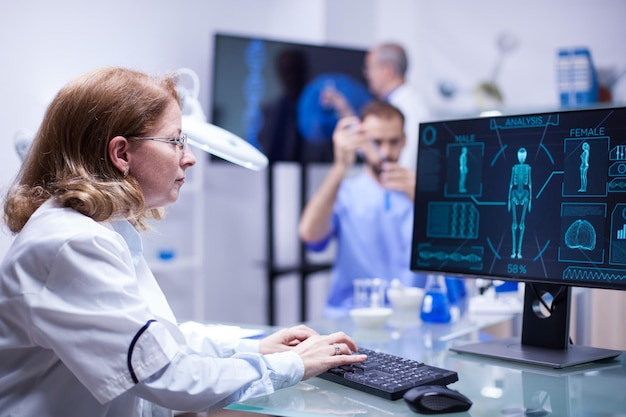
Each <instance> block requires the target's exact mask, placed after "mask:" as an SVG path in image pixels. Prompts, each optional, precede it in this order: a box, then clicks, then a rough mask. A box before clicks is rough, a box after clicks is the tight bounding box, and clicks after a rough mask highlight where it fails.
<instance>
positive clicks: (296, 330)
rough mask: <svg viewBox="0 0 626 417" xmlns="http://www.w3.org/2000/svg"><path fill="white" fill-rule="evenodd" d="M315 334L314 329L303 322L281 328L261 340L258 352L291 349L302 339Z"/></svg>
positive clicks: (265, 352) (266, 352)
mask: <svg viewBox="0 0 626 417" xmlns="http://www.w3.org/2000/svg"><path fill="white" fill-rule="evenodd" d="M316 335H318V333H317V332H316V331H315V330H313V329H311V328H310V327H308V326H305V325H303V324H301V325H299V326H293V327H289V328H286V329H281V330H278V331H276V332H275V333H272V334H271V335H269V336H267V337H265V338H263V340H261V342H260V343H259V352H261V353H263V354H268V353H276V352H284V351H286V350H291V349H293V347H294V346H297V345H299V344H300V343H302V341H304V340H306V339H308V338H309V337H311V336H316Z"/></svg>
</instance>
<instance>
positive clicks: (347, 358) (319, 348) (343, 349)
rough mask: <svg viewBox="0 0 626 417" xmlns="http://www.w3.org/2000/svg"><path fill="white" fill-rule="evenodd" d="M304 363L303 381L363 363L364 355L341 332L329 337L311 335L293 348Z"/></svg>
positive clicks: (350, 339) (352, 341)
mask: <svg viewBox="0 0 626 417" xmlns="http://www.w3.org/2000/svg"><path fill="white" fill-rule="evenodd" d="M293 351H294V352H296V353H297V354H298V355H300V357H301V358H302V361H303V362H304V377H303V378H302V379H303V380H305V379H308V378H311V377H314V376H317V375H319V374H321V373H322V372H325V371H327V370H329V369H331V368H335V367H337V366H341V365H348V364H353V363H358V362H363V361H364V360H365V359H366V358H367V357H366V356H365V355H358V354H353V352H356V351H357V347H356V344H355V343H354V340H352V338H350V337H349V336H348V335H346V334H345V333H343V332H337V333H332V334H329V335H325V336H322V335H312V336H310V337H309V338H307V339H306V340H303V341H302V342H300V343H299V344H298V345H297V346H295V347H294V348H293Z"/></svg>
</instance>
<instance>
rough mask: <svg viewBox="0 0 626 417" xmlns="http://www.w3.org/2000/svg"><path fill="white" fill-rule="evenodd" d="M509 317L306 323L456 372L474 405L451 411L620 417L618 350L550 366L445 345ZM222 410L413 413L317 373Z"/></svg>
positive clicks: (625, 372)
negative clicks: (378, 325) (598, 359)
mask: <svg viewBox="0 0 626 417" xmlns="http://www.w3.org/2000/svg"><path fill="white" fill-rule="evenodd" d="M399 318H400V317H396V319H399ZM509 318H510V316H509V317H504V316H497V317H480V316H478V317H476V316H474V317H470V316H467V317H463V318H462V319H461V320H460V321H459V322H457V323H455V324H452V325H433V324H423V323H421V322H419V320H416V321H407V320H398V321H396V322H393V321H391V322H390V323H389V324H388V325H387V326H385V328H382V329H362V328H358V327H356V326H354V325H353V324H352V323H351V321H350V320H349V319H348V318H345V319H337V320H324V321H320V322H312V323H308V324H309V325H311V327H313V328H315V329H316V330H318V331H320V332H321V333H328V332H332V331H336V330H343V331H345V332H346V333H348V334H350V335H351V336H352V337H354V338H355V339H356V341H357V343H358V344H359V345H361V346H364V347H369V348H374V349H379V350H382V351H385V352H388V353H392V354H396V355H400V356H405V357H409V358H413V359H418V360H421V361H423V362H425V363H427V364H429V365H434V366H439V367H444V368H447V369H452V370H455V371H457V372H458V374H459V381H458V382H455V383H454V384H451V385H450V388H453V389H456V390H458V391H460V392H462V393H463V394H465V395H466V396H468V397H469V398H470V399H471V400H472V401H473V402H474V405H473V406H472V408H471V409H470V410H469V411H468V412H466V413H455V414H450V416H524V415H533V416H548V415H550V416H569V415H580V416H603V417H609V416H622V417H623V416H624V411H626V399H625V397H626V396H625V395H624V388H623V387H624V384H625V383H626V364H625V363H624V355H620V357H619V358H618V359H617V360H613V361H610V362H607V363H596V364H590V365H582V366H576V367H572V368H567V369H564V370H554V369H549V368H544V367H539V366H532V365H524V364H519V363H513V362H505V361H501V360H491V359H486V358H482V357H477V356H474V355H469V354H458V353H454V352H451V351H450V350H448V348H449V347H450V346H451V345H453V344H460V343H466V342H467V341H468V340H475V339H476V337H478V331H479V330H480V329H481V328H484V327H486V326H489V325H490V324H495V323H499V322H502V321H503V320H505V319H509ZM228 409H231V410H240V411H248V412H254V413H265V414H270V415H275V416H294V417H300V416H308V417H310V416H329V415H342V416H357V415H358V416H359V417H366V416H387V417H390V416H415V415H417V414H415V413H413V412H412V411H410V410H409V408H408V407H407V406H406V404H405V403H404V401H403V400H398V401H389V400H385V399H382V398H378V397H376V396H373V395H370V394H365V393H362V392H359V391H356V390H354V389H351V388H347V387H344V386H341V385H339V384H335V383H332V382H329V381H326V380H322V379H320V378H311V379H309V380H307V381H304V382H301V383H299V384H298V385H296V386H294V387H291V388H287V389H283V390H280V391H277V392H276V393H274V394H272V395H268V396H264V397H259V398H255V399H251V400H248V401H245V402H241V403H235V404H231V405H230V406H229V407H228ZM525 412H526V414H525Z"/></svg>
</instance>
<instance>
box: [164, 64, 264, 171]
mask: <svg viewBox="0 0 626 417" xmlns="http://www.w3.org/2000/svg"><path fill="white" fill-rule="evenodd" d="M176 72H177V73H178V75H179V76H182V75H187V76H189V78H190V79H191V81H192V87H191V90H189V89H187V88H185V87H184V86H183V85H182V82H181V81H182V80H179V85H178V94H179V95H180V97H181V101H182V112H183V132H184V133H186V134H187V136H188V137H189V138H188V141H189V144H190V145H192V146H195V147H197V148H199V149H202V150H203V151H205V152H208V153H210V154H213V155H215V156H219V157H220V158H222V159H225V160H227V161H229V162H232V163H234V164H237V165H241V166H242V167H245V168H249V169H253V170H257V171H258V170H261V169H263V168H265V167H266V166H267V163H268V161H267V157H266V156H265V155H263V153H261V152H260V151H259V150H258V149H256V148H255V147H254V146H252V145H251V144H250V143H248V142H246V141H245V140H243V139H241V138H240V137H238V136H236V135H234V134H233V133H231V132H229V131H228V130H225V129H222V128H221V127H218V126H215V125H213V124H211V123H207V122H206V116H205V115H204V112H203V111H202V106H201V105H200V102H199V101H198V90H199V88H198V87H199V84H200V83H199V80H198V76H197V74H196V73H195V72H194V71H193V70H190V69H188V68H181V69H179V70H177V71H176ZM181 78H182V77H181Z"/></svg>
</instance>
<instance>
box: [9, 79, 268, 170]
mask: <svg viewBox="0 0 626 417" xmlns="http://www.w3.org/2000/svg"><path fill="white" fill-rule="evenodd" d="M176 72H177V73H178V74H179V76H182V75H187V76H189V78H190V79H191V81H192V87H191V90H190V89H188V88H186V87H185V86H183V85H182V83H181V81H182V80H181V79H179V85H178V94H179V95H180V97H181V101H182V113H183V117H182V130H183V133H186V134H187V136H188V137H189V138H188V141H189V144H190V145H192V146H194V147H196V148H198V149H201V150H203V151H205V152H208V153H211V154H213V155H215V156H218V157H220V158H222V159H225V160H227V161H229V162H232V163H234V164H237V165H240V166H242V167H245V168H249V169H253V170H256V171H258V170H261V169H263V168H265V167H266V166H267V163H268V161H267V157H266V156H265V155H263V153H261V152H260V151H259V150H258V149H256V148H255V147H254V146H252V145H250V144H249V143H248V142H246V141H245V140H243V139H241V138H240V137H239V136H236V135H235V134H233V133H231V132H229V131H228V130H225V129H222V128H221V127H218V126H215V125H213V124H211V123H207V122H206V116H205V115H204V112H203V111H202V106H201V105H200V102H199V101H198V92H199V85H200V82H199V79H198V76H197V75H196V73H195V72H194V71H192V70H190V69H188V68H181V69H179V70H177V71H176ZM181 78H182V77H181ZM33 138H34V133H33V132H31V131H29V130H27V129H20V130H19V131H17V133H16V134H15V137H14V146H15V151H16V152H17V154H18V156H19V157H20V160H22V161H23V160H24V157H25V156H26V152H27V151H28V148H29V147H30V144H31V142H32V140H33Z"/></svg>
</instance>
